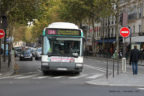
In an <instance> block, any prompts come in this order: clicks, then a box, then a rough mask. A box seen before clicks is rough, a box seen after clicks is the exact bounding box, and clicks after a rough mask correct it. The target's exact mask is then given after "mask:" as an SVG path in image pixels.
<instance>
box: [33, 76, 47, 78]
mask: <svg viewBox="0 0 144 96" xmlns="http://www.w3.org/2000/svg"><path fill="white" fill-rule="evenodd" d="M44 78H47V77H46V76H39V77H35V78H32V79H44Z"/></svg>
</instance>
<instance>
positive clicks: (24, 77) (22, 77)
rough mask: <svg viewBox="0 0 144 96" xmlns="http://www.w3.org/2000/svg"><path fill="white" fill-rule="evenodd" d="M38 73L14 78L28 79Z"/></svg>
mask: <svg viewBox="0 0 144 96" xmlns="http://www.w3.org/2000/svg"><path fill="white" fill-rule="evenodd" d="M34 76H37V75H29V76H21V77H15V78H14V79H26V78H31V77H34Z"/></svg>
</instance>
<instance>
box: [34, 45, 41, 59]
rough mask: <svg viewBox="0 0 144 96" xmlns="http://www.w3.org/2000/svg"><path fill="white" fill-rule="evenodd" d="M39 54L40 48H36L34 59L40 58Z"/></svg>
mask: <svg viewBox="0 0 144 96" xmlns="http://www.w3.org/2000/svg"><path fill="white" fill-rule="evenodd" d="M41 54H42V48H41V47H40V48H37V49H36V51H35V60H39V59H41Z"/></svg>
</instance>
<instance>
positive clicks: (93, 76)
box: [87, 74, 103, 79]
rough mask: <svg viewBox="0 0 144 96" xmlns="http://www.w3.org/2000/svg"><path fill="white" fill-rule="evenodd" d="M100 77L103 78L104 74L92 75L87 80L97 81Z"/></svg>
mask: <svg viewBox="0 0 144 96" xmlns="http://www.w3.org/2000/svg"><path fill="white" fill-rule="evenodd" d="M100 76H103V74H97V75H92V76H90V77H87V79H96V78H98V77H100Z"/></svg>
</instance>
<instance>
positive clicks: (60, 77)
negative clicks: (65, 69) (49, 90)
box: [52, 76, 64, 79]
mask: <svg viewBox="0 0 144 96" xmlns="http://www.w3.org/2000/svg"><path fill="white" fill-rule="evenodd" d="M62 77H64V76H57V77H52V78H54V79H59V78H62Z"/></svg>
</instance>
